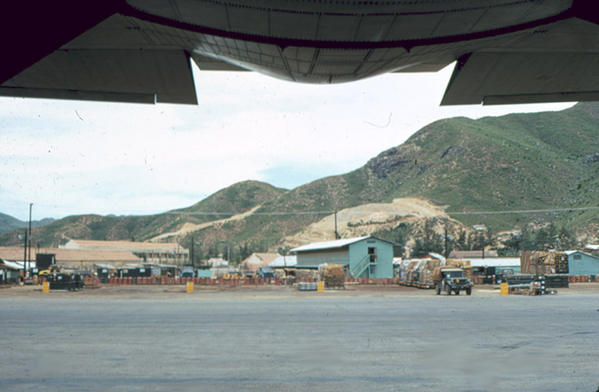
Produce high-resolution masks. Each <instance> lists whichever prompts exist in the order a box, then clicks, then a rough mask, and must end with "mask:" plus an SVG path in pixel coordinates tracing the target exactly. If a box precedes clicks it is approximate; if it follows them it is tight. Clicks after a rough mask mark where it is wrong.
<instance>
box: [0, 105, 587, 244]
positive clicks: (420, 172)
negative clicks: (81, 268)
mask: <svg viewBox="0 0 599 392" xmlns="http://www.w3.org/2000/svg"><path fill="white" fill-rule="evenodd" d="M598 118H599V104H595V103H584V104H578V105H576V106H574V107H573V108H570V109H567V110H564V111H561V112H547V113H533V114H512V115H507V116H502V117H487V118H482V119H479V120H471V119H467V118H452V119H447V120H441V121H437V122H435V123H432V124H430V125H428V126H426V127H424V128H423V129H421V130H420V131H418V132H417V133H416V134H414V135H413V136H412V137H411V138H410V139H408V140H407V141H406V142H405V143H404V144H402V145H400V146H398V147H394V148H391V149H389V150H387V151H384V152H382V153H381V154H379V155H378V156H377V157H374V158H372V159H371V160H370V161H369V162H368V163H367V164H366V165H365V166H364V167H362V168H360V169H358V170H355V171H353V172H350V173H347V174H343V175H339V176H332V177H327V178H323V179H320V180H317V181H314V182H311V183H309V184H306V185H303V186H300V187H298V188H295V189H292V190H290V191H286V190H282V189H277V188H274V187H272V186H270V185H268V184H263V183H258V182H253V181H248V182H243V183H240V184H235V185H233V186H231V187H229V188H226V189H223V190H222V191H219V192H217V193H216V194H214V195H212V196H210V197H208V198H207V199H205V200H203V201H201V202H199V203H198V204H196V205H194V206H191V207H189V208H185V209H181V210H176V211H171V212H170V213H165V214H160V215H155V216H144V217H98V216H85V217H68V218H65V219H63V220H61V221H59V222H56V223H54V224H52V225H50V226H47V227H46V228H44V229H40V230H39V231H38V232H37V238H39V239H40V241H41V242H42V243H43V244H44V245H56V244H58V243H60V242H64V241H66V239H67V238H93V239H135V240H150V239H153V240H155V241H180V242H181V243H183V244H184V245H185V244H186V243H188V242H190V241H191V238H190V237H191V236H192V235H193V236H194V241H197V242H199V243H201V244H202V245H201V247H202V248H204V249H205V250H206V249H208V248H210V247H212V248H215V247H216V245H215V244H218V243H220V242H222V241H226V242H227V243H228V244H230V245H231V246H241V245H243V246H246V249H247V247H248V246H250V247H253V248H254V249H259V250H266V249H268V248H271V249H274V250H276V249H277V247H279V246H288V245H290V244H295V243H299V242H301V241H302V240H301V238H304V241H307V238H310V239H312V240H314V239H315V238H313V237H314V236H313V235H308V234H306V233H307V232H308V231H310V230H312V233H315V232H318V230H321V229H317V228H316V229H315V226H314V225H317V223H318V222H321V221H323V219H324V220H327V219H329V220H330V219H331V216H332V213H333V211H342V210H348V209H352V208H357V207H358V206H363V205H367V204H373V203H387V204H389V203H392V202H393V201H394V200H395V199H405V198H414V197H416V198H419V199H421V200H422V199H426V200H428V201H429V202H430V203H431V205H436V206H443V207H435V208H438V209H439V210H440V211H442V212H443V211H444V212H443V213H447V217H446V218H445V219H451V222H453V223H455V224H459V225H462V227H471V226H472V225H475V224H485V225H486V226H487V227H490V228H492V229H493V230H494V231H500V230H510V229H513V228H518V227H523V226H524V225H527V224H531V223H533V224H535V225H537V226H542V225H543V224H546V223H547V222H550V221H551V222H554V223H556V224H558V225H563V226H567V227H568V228H569V229H571V230H575V231H578V232H579V233H582V234H585V235H590V236H593V237H597V235H598V234H599V230H598V229H597V227H596V223H595V222H596V218H597V213H598V211H597V210H593V209H586V210H581V208H586V207H597V202H596V201H595V200H596V194H597V192H598V190H599V139H598V138H597V137H596V135H597V134H598V131H599V130H598V125H597V124H599V122H598V121H597V120H598ZM385 208H386V207H385ZM525 210H526V211H530V210H553V212H544V213H537V212H535V213H532V212H529V213H513V211H525ZM481 211H483V212H491V213H490V214H477V212H481ZM213 212H227V213H229V214H226V215H225V214H223V215H220V216H217V215H206V214H207V213H213ZM248 212H252V213H251V214H249V213H248ZM231 214H236V215H231ZM387 215H388V216H389V218H387V219H384V218H381V219H378V218H376V219H375V218H368V219H370V221H371V222H375V221H377V219H378V221H380V222H384V223H385V225H384V227H383V226H381V227H380V228H379V229H380V230H378V231H377V230H375V229H373V227H370V228H369V229H368V232H369V233H373V232H374V233H375V234H376V233H378V234H381V235H387V236H389V235H391V234H392V232H393V230H394V227H399V226H400V225H402V224H405V223H406V222H405V221H404V220H402V219H396V218H394V216H401V213H396V212H395V211H388V212H387ZM436 215H439V214H438V213H435V216H436ZM423 217H424V216H423ZM352 219H353V218H352ZM424 219H426V218H424ZM390 222H394V223H393V224H389V223H390ZM346 223H347V224H346V226H345V229H348V227H350V226H351V227H357V226H355V225H359V220H356V219H353V220H348V221H347V222H346ZM453 223H452V224H453ZM310 225H313V226H310ZM327 225H328V226H327ZM324 226H326V227H331V225H330V223H327V224H325V225H324ZM420 226H422V224H420ZM309 227H312V228H311V229H307V228H309ZM345 229H344V230H345ZM314 230H316V231H314ZM348 230H349V229H348ZM352 230H353V229H352ZM352 230H349V231H345V232H344V233H345V234H344V235H350V234H351V233H353V232H354V231H356V230H353V231H352ZM302 233H303V234H302ZM334 235H335V233H334V228H333V229H332V230H331V231H330V232H327V234H326V235H325V234H323V237H327V238H323V239H331V238H330V236H333V238H334ZM14 238H15V235H14V233H13V234H11V233H8V234H5V235H3V236H1V237H0V243H2V244H8V243H12V242H14Z"/></svg>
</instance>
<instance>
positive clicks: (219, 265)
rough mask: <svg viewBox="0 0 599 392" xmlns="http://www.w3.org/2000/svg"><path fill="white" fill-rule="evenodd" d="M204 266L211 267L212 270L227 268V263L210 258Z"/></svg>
mask: <svg viewBox="0 0 599 392" xmlns="http://www.w3.org/2000/svg"><path fill="white" fill-rule="evenodd" d="M206 264H207V265H209V266H211V267H212V268H223V267H229V262H228V261H227V260H224V259H222V258H220V257H212V258H211V259H208V261H207V262H206Z"/></svg>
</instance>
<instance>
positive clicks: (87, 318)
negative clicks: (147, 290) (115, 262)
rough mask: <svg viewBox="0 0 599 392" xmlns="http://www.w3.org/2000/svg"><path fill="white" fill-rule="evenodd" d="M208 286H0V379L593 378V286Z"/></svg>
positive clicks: (426, 385)
mask: <svg viewBox="0 0 599 392" xmlns="http://www.w3.org/2000/svg"><path fill="white" fill-rule="evenodd" d="M206 295H208V294H205V295H204V297H203V300H194V299H184V298H183V299H182V298H181V297H176V298H173V299H168V298H167V299H164V297H160V299H159V300H147V299H146V300H140V299H119V298H114V297H103V296H88V297H84V296H78V295H77V293H73V294H72V295H64V296H62V297H60V298H58V297H52V295H46V296H45V297H40V298H35V297H31V296H29V297H19V296H3V295H2V293H0V328H1V330H2V356H1V357H0V369H2V370H1V371H2V375H1V376H0V390H2V391H27V390H40V389H46V390H60V391H81V390H206V391H225V390H256V391H262V390H271V391H313V390H321V391H364V390H373V391H412V390H425V391H426V390H430V391H438V390H446V391H505V390H525V391H596V390H597V388H598V387H599V361H598V359H599V296H598V295H567V296H566V295H564V296H560V295H557V296H543V297H521V296H520V297H518V296H511V297H506V298H501V297H497V296H486V297H481V296H479V297H477V296H476V295H473V296H472V297H465V296H461V297H453V296H452V297H449V298H448V297H444V296H441V297H437V296H414V297H410V296H406V297H402V296H399V297H398V296H386V295H380V296H364V297H362V296H344V295H339V296H335V295H323V296H320V297H319V296H314V295H312V296H306V297H303V296H301V295H298V296H285V297H282V298H276V297H275V298H272V297H271V296H269V297H266V298H261V299H251V298H247V296H246V297H238V296H236V295H230V296H226V295H225V296H222V295H221V296H220V297H219V298H218V300H212V301H211V300H205V298H206ZM194 298H197V297H194Z"/></svg>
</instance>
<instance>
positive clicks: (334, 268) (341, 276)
mask: <svg viewBox="0 0 599 392" xmlns="http://www.w3.org/2000/svg"><path fill="white" fill-rule="evenodd" d="M319 269H320V274H321V276H320V277H321V280H323V281H324V287H326V288H344V287H345V270H344V269H343V265H341V264H324V265H321V266H320V268H319Z"/></svg>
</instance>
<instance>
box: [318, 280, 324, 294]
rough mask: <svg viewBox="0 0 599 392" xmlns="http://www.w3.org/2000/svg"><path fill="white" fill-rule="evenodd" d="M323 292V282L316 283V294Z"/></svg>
mask: <svg viewBox="0 0 599 392" xmlns="http://www.w3.org/2000/svg"><path fill="white" fill-rule="evenodd" d="M323 291H324V282H318V292H321V293H322V292H323Z"/></svg>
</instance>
